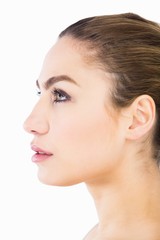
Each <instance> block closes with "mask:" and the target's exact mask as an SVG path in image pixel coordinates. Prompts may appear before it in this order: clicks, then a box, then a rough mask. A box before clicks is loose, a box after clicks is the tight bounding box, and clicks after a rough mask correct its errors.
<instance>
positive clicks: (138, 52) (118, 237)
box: [24, 13, 160, 240]
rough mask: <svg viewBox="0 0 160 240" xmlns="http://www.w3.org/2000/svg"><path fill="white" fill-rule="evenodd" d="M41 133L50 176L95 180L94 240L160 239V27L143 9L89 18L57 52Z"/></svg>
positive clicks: (46, 85)
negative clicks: (144, 16)
mask: <svg viewBox="0 0 160 240" xmlns="http://www.w3.org/2000/svg"><path fill="white" fill-rule="evenodd" d="M36 84H37V87H38V89H39V90H38V94H39V95H40V98H39V101H38V102H37V104H36V106H35V107H34V109H33V111H32V112H31V114H30V115H29V117H28V118H27V119H26V121H25V123H24V128H25V130H26V131H27V132H29V133H31V134H32V135H33V141H32V142H31V148H32V150H33V151H35V154H34V155H33V157H32V160H33V162H35V163H36V164H37V166H38V177H39V179H40V181H42V182H43V183H45V184H48V185H54V186H69V185H74V184H78V183H81V182H85V183H86V185H87V188H88V190H89V192H90V193H91V195H92V196H93V199H94V201H95V206H96V209H97V213H98V217H99V223H98V224H97V225H96V226H95V227H94V228H93V229H92V230H91V231H90V232H89V233H88V234H87V236H86V237H85V240H104V239H109V240H122V239H123V240H132V239H133V240H135V239H136V240H159V239H160V228H159V226H160V172H159V161H160V159H159V149H160V27H159V25H158V24H157V23H154V22H152V21H149V20H147V19H144V18H142V17H141V16H138V15H136V14H132V13H126V14H116V15H108V16H96V17H90V18H86V19H82V20H80V21H78V22H76V23H74V24H73V25H71V26H69V27H68V28H66V29H65V30H64V31H63V32H62V33H61V34H60V35H59V37H58V39H57V41H56V43H55V44H54V46H53V47H52V48H51V49H50V50H49V52H48V53H47V55H46V58H45V60H44V64H43V67H42V71H41V73H40V76H39V78H38V80H37V82H36Z"/></svg>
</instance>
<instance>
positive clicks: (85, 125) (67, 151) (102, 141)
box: [52, 114, 115, 164]
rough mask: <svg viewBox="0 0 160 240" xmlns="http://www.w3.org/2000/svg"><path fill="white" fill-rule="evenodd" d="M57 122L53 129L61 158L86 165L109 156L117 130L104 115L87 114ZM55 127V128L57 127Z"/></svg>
mask: <svg viewBox="0 0 160 240" xmlns="http://www.w3.org/2000/svg"><path fill="white" fill-rule="evenodd" d="M84 116H86V117H85V118H84V117H82V116H76V115H74V116H72V117H69V118H65V121H60V120H59V121H57V124H56V125H57V127H55V129H53V133H52V134H53V136H54V145H55V147H56V152H57V154H58V155H59V156H61V157H63V158H64V159H65V160H66V161H70V162H71V161H72V160H73V161H74V163H75V162H76V161H77V163H81V164H83V163H84V164H86V163H89V162H90V161H91V162H92V163H93V161H94V160H95V161H97V160H98V159H102V158H105V157H106V154H109V150H110V149H111V145H112V144H113V141H114V137H115V136H114V135H115V134H114V133H115V129H114V126H113V124H112V121H111V119H110V118H107V116H106V115H104V114H90V115H89V116H88V115H87V114H85V115H84ZM56 125H55V126H56Z"/></svg>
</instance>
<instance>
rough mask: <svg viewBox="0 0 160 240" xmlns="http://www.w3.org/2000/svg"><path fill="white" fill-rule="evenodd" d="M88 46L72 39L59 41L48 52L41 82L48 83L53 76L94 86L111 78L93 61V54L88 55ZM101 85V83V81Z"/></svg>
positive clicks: (64, 38)
mask: <svg viewBox="0 0 160 240" xmlns="http://www.w3.org/2000/svg"><path fill="white" fill-rule="evenodd" d="M86 49H87V48H86V46H84V45H82V42H79V41H77V40H75V39H73V38H71V37H62V38H60V39H58V40H57V42H56V43H55V44H54V45H53V47H52V48H51V49H50V50H49V51H48V53H47V55H46V57H45V60H44V63H43V67H42V71H41V73H40V78H39V81H42V82H44V81H46V80H47V79H49V78H51V77H53V76H59V75H65V76H69V77H70V78H72V79H74V80H75V81H77V82H78V84H79V85H81V83H82V82H85V84H86V83H88V82H89V81H90V82H89V84H90V85H91V84H94V82H96V80H98V81H99V80H105V82H106V81H107V82H108V79H109V78H110V77H111V75H110V74H109V73H106V72H105V71H104V70H103V69H101V68H100V67H99V65H98V64H96V63H95V62H93V61H89V59H91V58H92V57H91V55H93V53H92V52H90V51H88V52H87V53H86ZM99 84H100V81H99Z"/></svg>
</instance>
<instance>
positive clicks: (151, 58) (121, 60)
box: [59, 13, 160, 161]
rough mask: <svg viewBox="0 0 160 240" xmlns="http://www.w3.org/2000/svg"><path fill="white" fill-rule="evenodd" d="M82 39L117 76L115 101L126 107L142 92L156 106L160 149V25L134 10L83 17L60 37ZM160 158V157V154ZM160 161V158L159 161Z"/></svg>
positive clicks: (101, 63) (157, 138) (157, 134)
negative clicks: (151, 99) (150, 98)
mask: <svg viewBox="0 0 160 240" xmlns="http://www.w3.org/2000/svg"><path fill="white" fill-rule="evenodd" d="M63 36H71V37H72V38H75V39H76V40H79V41H80V42H81V43H82V44H83V46H84V47H85V46H87V49H88V51H89V50H91V51H90V52H95V54H94V59H95V61H96V62H97V63H99V64H100V65H101V66H102V67H103V69H105V70H106V71H107V72H112V73H114V75H115V88H114V91H113V93H112V97H113V103H114V104H115V105H116V106H117V107H126V106H128V105H129V104H131V103H132V102H133V101H134V99H135V98H137V97H138V96H140V95H142V94H147V95H150V96H151V97H152V98H153V100H154V101H155V105H156V117H157V120H156V127H155V131H154V145H155V146H156V153H155V155H156V158H157V160H158V155H159V152H160V147H159V146H160V26H159V24H158V23H156V22H153V21H150V20H147V19H145V18H142V17H141V16H139V15H137V14H134V13H123V14H115V15H104V16H95V17H89V18H85V19H82V20H80V21H78V22H76V23H74V24H72V25H70V26H69V27H67V28H66V29H65V30H64V31H62V32H61V33H60V35H59V38H61V37H63ZM159 157H160V156H159ZM158 161H160V159H159V160H158Z"/></svg>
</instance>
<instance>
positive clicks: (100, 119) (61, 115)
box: [24, 37, 124, 186]
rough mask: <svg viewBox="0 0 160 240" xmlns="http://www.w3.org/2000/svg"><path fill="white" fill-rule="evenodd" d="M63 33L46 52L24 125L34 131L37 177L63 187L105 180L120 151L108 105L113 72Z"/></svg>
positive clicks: (118, 122) (115, 116)
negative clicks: (93, 61)
mask: <svg viewBox="0 0 160 240" xmlns="http://www.w3.org/2000/svg"><path fill="white" fill-rule="evenodd" d="M84 54H85V50H83V49H80V48H79V47H78V44H77V45H76V40H73V39H71V38H69V37H68V38H67V37H64V38H62V39H60V40H58V41H57V42H56V43H55V45H54V46H53V47H52V48H51V49H50V51H49V52H48V54H47V56H46V58H45V60H44V64H43V67H42V70H41V73H40V76H39V79H38V80H37V86H38V88H39V90H38V91H39V99H38V102H37V104H36V105H35V106H34V108H33V110H32V112H31V114H30V115H29V116H28V118H27V119H26V121H25V123H24V127H25V129H26V131H28V132H29V133H31V134H32V135H33V140H32V142H31V148H32V150H33V151H34V152H33V157H32V161H33V162H35V163H36V164H37V166H38V177H39V179H40V181H42V182H43V183H45V184H49V185H57V186H66V185H73V184H77V183H80V182H87V181H88V182H89V181H90V182H92V181H93V182H94V181H95V180H96V181H98V180H99V181H101V180H103V179H107V178H109V176H110V175H111V174H112V173H113V171H114V169H115V168H116V165H117V161H118V160H119V159H120V157H121V155H122V152H123V139H124V137H123V131H122V129H121V127H120V125H121V122H122V119H121V117H120V116H119V114H118V113H116V111H115V110H114V108H113V107H112V103H111V88H112V84H111V76H110V75H109V74H106V73H105V72H104V71H103V70H101V69H99V68H98V67H96V66H95V65H93V64H89V63H87V62H86V61H85V58H84Z"/></svg>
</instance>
